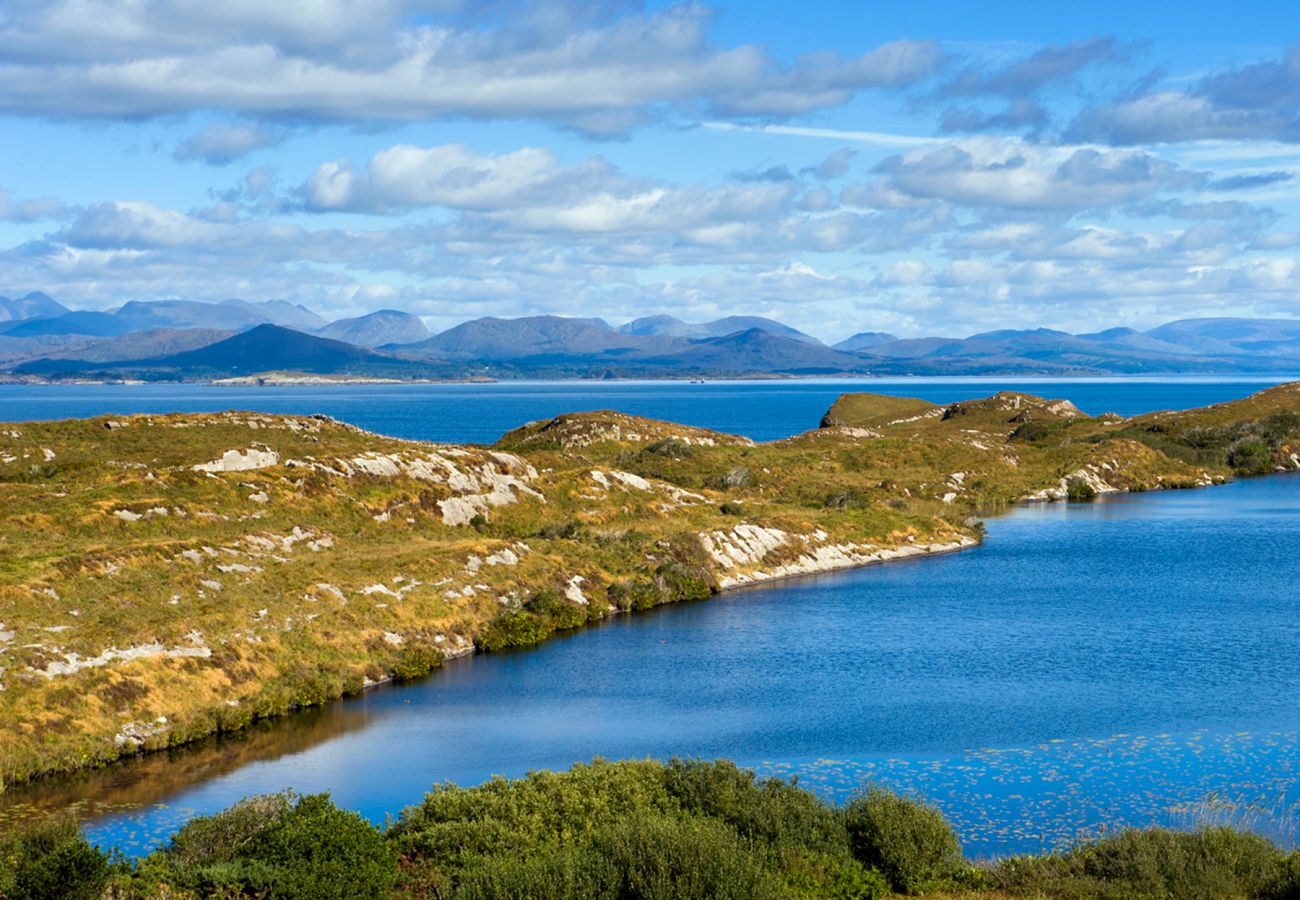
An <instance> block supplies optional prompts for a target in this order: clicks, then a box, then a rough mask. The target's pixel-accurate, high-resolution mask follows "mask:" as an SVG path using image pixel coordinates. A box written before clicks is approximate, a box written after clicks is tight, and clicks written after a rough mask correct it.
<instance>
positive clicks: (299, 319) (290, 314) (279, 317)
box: [220, 300, 326, 331]
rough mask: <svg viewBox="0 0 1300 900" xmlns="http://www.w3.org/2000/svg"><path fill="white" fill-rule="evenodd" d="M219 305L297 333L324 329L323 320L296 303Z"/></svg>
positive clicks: (244, 302)
mask: <svg viewBox="0 0 1300 900" xmlns="http://www.w3.org/2000/svg"><path fill="white" fill-rule="evenodd" d="M220 305H221V306H233V307H235V308H237V309H242V310H245V311H246V312H248V313H250V314H252V315H255V316H260V317H261V318H260V319H259V320H258V321H260V322H270V323H271V324H272V325H283V326H284V327H285V328H293V329H295V330H297V331H316V330H317V329H320V328H324V327H325V324H326V320H325V319H323V318H321V317H320V316H319V315H317V314H316V313H314V312H312V311H311V310H310V309H308V308H307V307H305V306H302V305H301V304H298V303H290V302H289V301H288V300H262V301H259V302H250V301H248V300H222V301H221V304H220Z"/></svg>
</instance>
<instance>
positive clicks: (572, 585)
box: [564, 575, 587, 606]
mask: <svg viewBox="0 0 1300 900" xmlns="http://www.w3.org/2000/svg"><path fill="white" fill-rule="evenodd" d="M586 580H587V579H585V578H583V577H582V576H581V575H574V576H573V577H572V578H570V579H569V583H568V584H567V585H566V586H565V588H564V598H565V599H566V600H569V601H570V602H572V603H577V604H579V605H580V606H586V605H587V595H586V594H584V593H583V592H582V583H583V582H584V581H586Z"/></svg>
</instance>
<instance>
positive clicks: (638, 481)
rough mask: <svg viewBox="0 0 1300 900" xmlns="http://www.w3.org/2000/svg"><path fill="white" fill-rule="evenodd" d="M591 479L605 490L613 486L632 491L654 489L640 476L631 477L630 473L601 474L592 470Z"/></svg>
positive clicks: (614, 471) (611, 472) (613, 471)
mask: <svg viewBox="0 0 1300 900" xmlns="http://www.w3.org/2000/svg"><path fill="white" fill-rule="evenodd" d="M591 477H592V479H593V480H594V481H595V482H596V483H597V484H598V485H600V486H601V487H603V488H604V489H605V490H609V489H610V488H611V487H613V486H614V485H618V486H619V487H623V488H628V489H630V490H634V491H649V490H653V489H654V486H653V485H652V484H650V482H648V481H646V480H645V479H644V478H642V477H641V476H640V475H633V474H632V473H631V472H620V471H618V470H617V469H615V470H612V471H609V472H602V471H600V470H599V469H594V470H592V473H591Z"/></svg>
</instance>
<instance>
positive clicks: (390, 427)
mask: <svg viewBox="0 0 1300 900" xmlns="http://www.w3.org/2000/svg"><path fill="white" fill-rule="evenodd" d="M1286 380H1288V379H1287V378H1284V377H1281V376H1279V377H1276V378H1269V377H1261V378H1255V379H1252V378H1235V379H1233V378H1171V379H1163V380H1161V379H1156V380H1134V379H1092V380H1083V379H1075V380H1066V381H1059V380H1057V381H1051V380H1042V379H1023V378H1022V379H988V378H949V379H933V378H902V379H857V380H847V381H846V380H833V381H832V380H797V381H789V380H787V381H713V382H708V383H706V384H690V383H688V382H684V381H662V382H656V381H615V382H602V381H592V382H575V381H561V382H549V383H546V382H526V383H521V382H501V383H498V384H411V385H342V386H333V387H331V386H318V385H314V386H305V387H271V388H257V387H211V386H208V385H194V384H185V385H66V386H64V385H49V386H27V385H0V421H4V422H18V421H25V420H30V419H66V418H72V417H84V416H97V415H104V414H106V413H112V414H116V415H128V414H130V413H167V412H214V411H219V410H225V409H251V410H259V411H262V412H269V413H299V414H305V413H324V414H326V415H329V416H334V417H335V418H338V419H342V420H344V421H345V422H351V423H352V424H354V425H360V426H361V427H362V428H366V429H369V430H371V431H376V432H379V433H380V434H388V435H392V436H394V437H401V438H413V439H421V440H432V441H454V442H470V443H490V442H492V441H495V440H496V439H497V438H498V437H500V436H501V434H502V433H503V432H505V431H508V430H509V429H511V428H514V427H516V426H518V425H522V424H523V423H524V422H528V421H531V420H533V419H542V418H546V417H548V416H555V415H559V414H560V413H566V412H585V411H590V410H596V409H616V410H618V411H620V412H625V413H632V414H634V415H641V416H649V417H651V418H655V419H667V420H668V421H670V422H681V423H683V424H686V425H698V426H700V427H703V428H713V429H717V430H719V431H727V432H731V433H733V434H744V435H748V436H749V437H752V438H754V439H755V440H760V441H765V440H776V439H779V438H784V437H789V436H790V435H792V434H798V433H799V432H801V431H807V430H808V429H809V428H816V427H817V423H818V422H819V421H820V420H821V417H822V414H823V413H824V412H826V410H827V408H829V407H830V405H831V404H832V403H834V402H835V398H836V397H838V396H839V395H840V394H842V393H844V392H846V391H872V392H875V393H881V394H897V395H904V396H909V397H922V398H925V399H927V400H933V401H936V402H952V401H955V400H968V399H971V398H974V397H986V396H988V395H989V394H992V393H993V392H995V391H1001V390H1024V391H1029V392H1031V393H1035V394H1040V395H1045V396H1048V397H1053V398H1060V397H1063V398H1065V399H1068V400H1072V401H1074V403H1075V404H1076V405H1077V406H1079V408H1080V409H1083V410H1084V411H1085V412H1089V413H1093V414H1098V413H1103V412H1116V413H1119V414H1120V415H1125V416H1129V415H1136V414H1138V413H1144V412H1152V411H1154V410H1157V409H1187V408H1189V407H1193V406H1205V405H1207V404H1210V403H1218V402H1220V401H1223V400H1234V399H1236V398H1238V397H1244V396H1246V395H1247V394H1250V393H1253V392H1255V391H1258V390H1262V389H1264V388H1265V387H1268V386H1269V385H1271V384H1277V383H1279V382H1282V381H1286Z"/></svg>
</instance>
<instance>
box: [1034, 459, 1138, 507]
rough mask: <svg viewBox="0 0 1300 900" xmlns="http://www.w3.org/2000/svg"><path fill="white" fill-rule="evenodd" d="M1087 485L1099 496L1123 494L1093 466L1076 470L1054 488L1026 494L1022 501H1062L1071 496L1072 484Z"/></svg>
mask: <svg viewBox="0 0 1300 900" xmlns="http://www.w3.org/2000/svg"><path fill="white" fill-rule="evenodd" d="M1071 482H1075V483H1081V484H1086V485H1087V486H1088V487H1090V488H1092V489H1093V490H1094V491H1096V492H1097V493H1098V494H1117V493H1120V492H1121V489H1120V488H1117V487H1115V486H1114V485H1113V484H1111V483H1109V482H1108V481H1106V479H1104V478H1102V477H1101V475H1100V474H1098V472H1097V469H1096V468H1095V467H1093V466H1084V467H1083V468H1082V469H1076V470H1075V471H1073V472H1071V473H1070V474H1068V475H1066V476H1064V477H1062V478H1061V480H1060V481H1059V482H1057V484H1056V485H1055V486H1054V487H1045V488H1043V489H1042V490H1038V491H1034V492H1033V493H1032V494H1026V495H1025V496H1024V497H1021V498H1020V499H1021V500H1028V501H1061V500H1065V499H1067V498H1068V497H1069V496H1070V483H1071Z"/></svg>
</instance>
